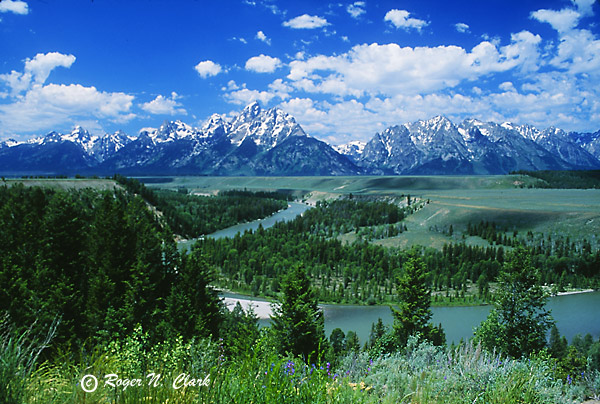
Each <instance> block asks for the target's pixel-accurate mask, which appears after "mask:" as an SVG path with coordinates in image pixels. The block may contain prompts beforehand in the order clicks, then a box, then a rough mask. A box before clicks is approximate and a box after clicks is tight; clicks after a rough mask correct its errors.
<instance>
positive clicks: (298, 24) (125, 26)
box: [0, 0, 600, 144]
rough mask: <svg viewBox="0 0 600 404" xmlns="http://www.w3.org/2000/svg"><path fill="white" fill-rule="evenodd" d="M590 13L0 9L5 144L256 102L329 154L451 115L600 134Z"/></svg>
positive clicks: (564, 8)
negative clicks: (333, 147)
mask: <svg viewBox="0 0 600 404" xmlns="http://www.w3.org/2000/svg"><path fill="white" fill-rule="evenodd" d="M599 14H600V4H599V3H598V2H597V1H596V2H595V1H594V0H572V1H569V0H563V1H552V0H550V1H548V0H546V1H536V0H518V1H512V0H486V1H466V0H457V1H427V0H422V1H416V0H415V1H413V0H405V1H350V2H338V1H332V2H328V1H326V0H325V1H323V0H319V1H312V0H311V1H296V2H291V1H271V0H216V1H203V0H195V1H194V0H170V1H167V0H127V1H119V0H93V1H92V0H60V1H45V0H25V1H21V0H0V139H7V138H14V139H26V138H29V137H31V136H32V135H44V134H46V133H47V132H49V131H52V130H57V131H61V132H67V131H69V130H71V128H72V127H74V126H75V125H81V126H83V127H85V128H87V129H88V130H89V131H90V132H92V133H96V134H102V133H105V132H114V131H116V130H118V129H122V130H124V131H125V132H127V133H128V134H131V135H136V134H137V133H138V131H139V129H141V128H142V127H148V126H151V127H156V126H159V125H160V124H161V123H162V122H163V121H164V120H175V119H181V120H183V121H184V122H186V123H189V124H191V125H194V126H200V125H201V124H202V122H203V121H204V120H206V119H207V118H208V117H209V116H210V115H211V114H213V113H219V114H224V115H233V114H235V113H237V112H239V111H240V110H241V109H242V108H243V107H244V106H245V105H247V104H248V103H250V102H252V101H254V100H258V101H259V102H260V103H261V105H262V106H263V107H267V108H270V107H280V108H282V109H283V110H284V111H286V112H288V113H290V114H292V115H293V116H295V117H296V119H297V121H298V122H299V123H300V124H301V125H302V126H303V127H304V129H305V131H306V132H308V133H309V134H310V135H312V136H315V137H317V138H320V139H323V140H326V141H328V142H330V143H333V144H340V143H345V142H348V141H350V140H363V141H366V140H368V139H370V138H371V137H372V136H373V135H374V133H375V132H378V131H381V130H383V129H385V128H386V127H388V126H390V125H394V124H402V123H405V122H409V121H415V120H418V119H428V118H431V117H433V116H436V115H445V116H447V117H449V118H450V119H452V120H453V121H454V122H455V123H458V122H460V121H461V120H462V119H464V118H467V117H474V118H478V119H482V120H485V121H495V122H504V121H510V122H513V123H517V124H523V123H530V124H533V125H535V126H538V127H539V128H541V129H544V128H546V127H548V126H557V127H560V128H563V129H565V130H577V131H596V130H598V129H600V36H599V35H600V28H599V26H598V22H599V21H600V19H599V18H598V15H599Z"/></svg>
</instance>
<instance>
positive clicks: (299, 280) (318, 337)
mask: <svg viewBox="0 0 600 404" xmlns="http://www.w3.org/2000/svg"><path fill="white" fill-rule="evenodd" d="M282 290H283V296H282V300H281V304H280V305H278V306H274V307H273V316H272V317H271V319H272V327H271V329H272V332H273V336H274V341H275V343H276V344H277V345H278V350H279V352H280V353H281V354H282V355H285V354H292V355H296V356H302V357H304V358H305V359H306V360H310V361H312V362H314V361H316V360H317V357H318V356H319V355H321V353H323V352H324V350H325V343H326V342H325V328H324V319H323V312H322V311H321V310H320V309H319V307H318V305H317V298H316V295H315V293H314V291H313V290H312V287H311V285H310V280H309V278H308V275H307V274H306V271H305V270H304V269H303V268H300V267H295V268H294V269H292V270H291V271H290V272H289V274H288V276H287V277H286V278H285V281H284V283H283V285H282Z"/></svg>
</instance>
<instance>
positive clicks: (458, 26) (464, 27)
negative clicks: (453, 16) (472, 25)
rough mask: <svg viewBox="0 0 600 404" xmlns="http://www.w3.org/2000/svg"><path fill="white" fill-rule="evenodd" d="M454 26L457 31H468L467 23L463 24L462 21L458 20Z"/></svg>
mask: <svg viewBox="0 0 600 404" xmlns="http://www.w3.org/2000/svg"><path fill="white" fill-rule="evenodd" d="M454 27H455V28H456V30H457V31H458V32H461V33H463V34H464V33H466V32H469V26H468V25H467V24H465V23H464V22H459V23H457V24H455V25H454Z"/></svg>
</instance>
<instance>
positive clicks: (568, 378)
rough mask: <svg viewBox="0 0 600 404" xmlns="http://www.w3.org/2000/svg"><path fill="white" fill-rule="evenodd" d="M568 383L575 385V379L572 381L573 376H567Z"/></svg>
mask: <svg viewBox="0 0 600 404" xmlns="http://www.w3.org/2000/svg"><path fill="white" fill-rule="evenodd" d="M567 383H569V384H571V383H573V379H571V375H567Z"/></svg>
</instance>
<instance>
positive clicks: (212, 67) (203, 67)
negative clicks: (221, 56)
mask: <svg viewBox="0 0 600 404" xmlns="http://www.w3.org/2000/svg"><path fill="white" fill-rule="evenodd" d="M194 70H196V71H197V72H198V74H199V75H200V77H202V78H203V79H205V78H207V77H211V76H216V75H217V74H219V73H221V71H222V70H223V69H222V68H221V65H219V64H218V63H215V62H213V61H212V60H203V61H202V62H200V63H198V64H197V65H196V66H194Z"/></svg>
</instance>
